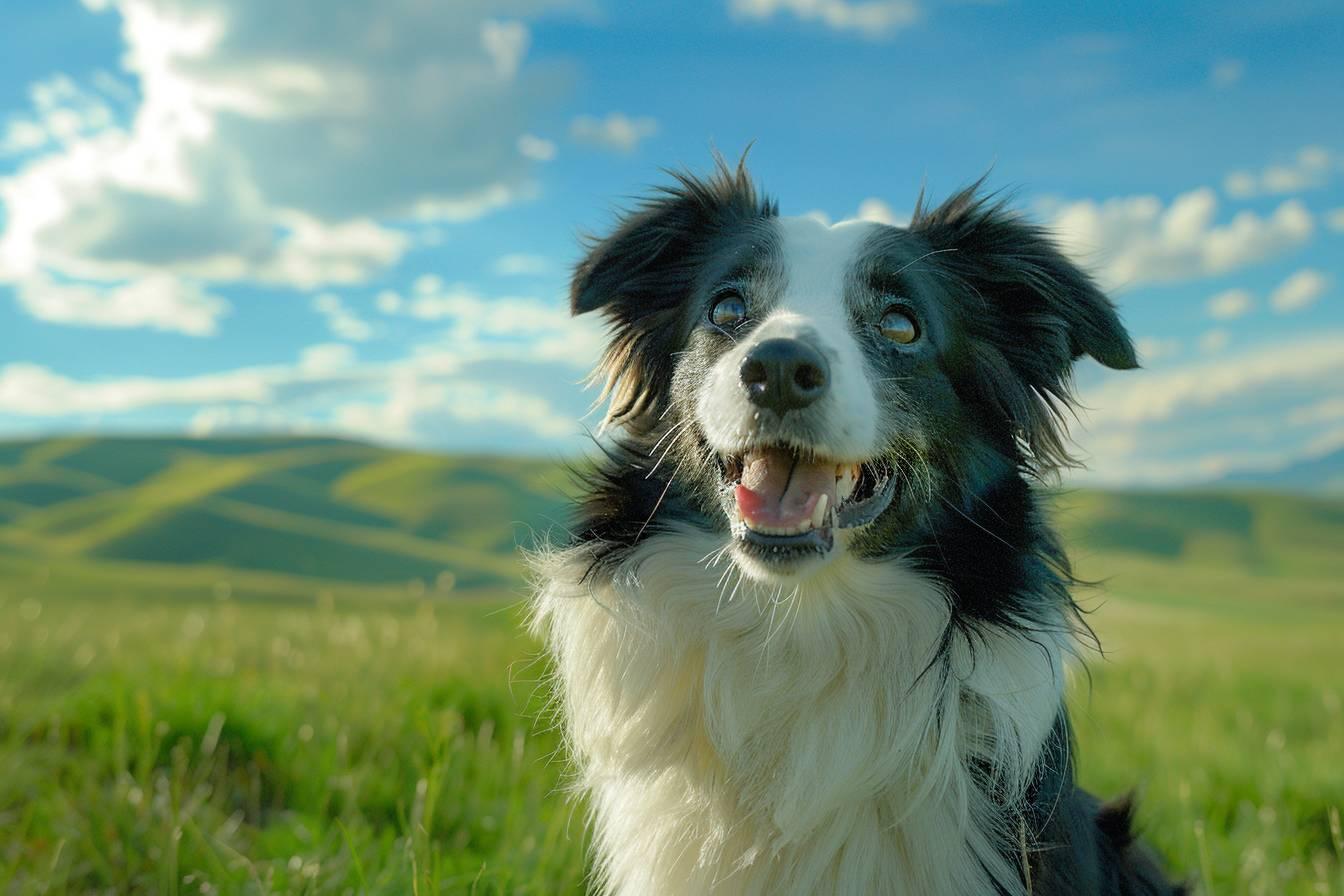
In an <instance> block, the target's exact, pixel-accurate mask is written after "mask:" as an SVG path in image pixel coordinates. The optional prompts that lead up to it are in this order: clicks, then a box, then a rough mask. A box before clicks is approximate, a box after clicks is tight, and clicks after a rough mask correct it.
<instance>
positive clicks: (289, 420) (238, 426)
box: [187, 404, 321, 438]
mask: <svg viewBox="0 0 1344 896" xmlns="http://www.w3.org/2000/svg"><path fill="white" fill-rule="evenodd" d="M320 428H321V427H319V426H318V425H317V424H316V423H315V422H314V421H312V420H308V419H305V418H303V417H301V416H296V415H295V414H294V413H293V412H292V411H289V410H284V409H281V408H268V407H260V406H257V405H252V404H223V405H210V406H209V407H204V408H201V409H200V410H199V411H197V412H196V413H195V414H192V415H191V419H190V420H189V421H187V434H188V435H191V436H195V437H197V438H206V437H209V436H216V435H220V434H221V433H257V432H266V433H284V434H293V433H310V432H315V431H317V430H319V429H320Z"/></svg>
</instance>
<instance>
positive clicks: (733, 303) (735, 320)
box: [709, 290, 747, 330]
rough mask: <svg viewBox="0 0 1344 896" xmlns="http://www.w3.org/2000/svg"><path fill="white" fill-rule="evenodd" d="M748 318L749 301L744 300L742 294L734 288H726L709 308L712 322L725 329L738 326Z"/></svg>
mask: <svg viewBox="0 0 1344 896" xmlns="http://www.w3.org/2000/svg"><path fill="white" fill-rule="evenodd" d="M746 319H747V303H746V302H744V301H742V296H741V295H739V294H738V293H737V292H735V291H733V290H725V291H724V292H722V293H720V294H719V297H718V298H717V299H716V300H715V301H714V305H713V306H712V307H711V308H710V309H709V320H710V323H712V324H714V326H716V327H720V328H722V329H725V330H727V329H731V328H732V327H736V326H737V325H738V324H740V323H742V321H744V320H746Z"/></svg>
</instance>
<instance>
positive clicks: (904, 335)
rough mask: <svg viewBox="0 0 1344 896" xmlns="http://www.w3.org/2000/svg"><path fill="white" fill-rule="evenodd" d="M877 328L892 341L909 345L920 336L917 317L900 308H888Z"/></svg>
mask: <svg viewBox="0 0 1344 896" xmlns="http://www.w3.org/2000/svg"><path fill="white" fill-rule="evenodd" d="M877 329H878V330H879V331H880V332H881V333H882V335H883V336H885V337H886V338H888V339H890V340H891V341H892V342H899V343H900V344H901V345H909V344H910V343H912V342H914V341H915V340H916V339H918V338H919V325H918V324H916V323H915V319H914V318H913V317H911V316H910V315H909V314H907V313H906V312H905V311H903V310H901V309H900V308H888V309H887V313H886V314H884V315H882V320H881V321H880V322H879V323H878V325H877Z"/></svg>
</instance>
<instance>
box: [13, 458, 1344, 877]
mask: <svg viewBox="0 0 1344 896" xmlns="http://www.w3.org/2000/svg"><path fill="white" fill-rule="evenodd" d="M119 455H135V456H119ZM558 482H559V478H558V477H557V476H555V471H554V469H553V468H552V467H550V466H549V465H546V464H538V463H531V462H526V461H502V460H496V459H485V458H435V457H432V456H427V455H414V454H400V453H396V452H389V451H384V450H382V449H375V448H370V447H369V446H361V445H352V444H351V443H344V442H338V441H334V440H325V441H324V440H292V441H291V440H228V441H221V442H195V441H192V440H172V439H162V440H142V441H139V442H136V443H119V442H115V441H111V442H109V441H107V440H90V439H78V440H76V439H63V440H50V441H45V442H31V443H9V444H0V490H3V488H4V487H5V485H6V484H11V485H17V486H20V487H18V488H15V489H13V490H11V491H8V492H3V494H4V498H3V503H0V894H5V896H9V894H30V893H31V894H37V893H52V894H60V893H81V894H82V893H136V894H140V893H146V894H154V893H164V894H168V893H178V894H187V893H190V894H209V893H249V894H261V893H312V894H342V893H352V894H353V893H360V894H362V893H388V894H405V893H416V894H431V893H451V894H457V893H480V894H490V893H523V894H526V893H536V894H543V893H544V894H551V893H577V892H582V881H583V877H584V873H585V865H584V847H585V836H586V834H585V828H584V823H583V810H582V807H581V806H580V805H578V804H576V803H574V802H572V801H569V800H567V799H566V798H565V797H564V796H563V795H562V793H561V790H560V788H561V787H562V784H563V781H564V779H565V774H566V768H565V765H564V762H563V758H562V757H561V756H559V755H558V749H559V742H558V738H557V736H556V734H555V733H554V732H553V731H552V730H549V725H548V723H547V722H546V721H545V718H544V715H543V713H542V712H541V707H542V706H543V704H544V701H545V698H546V694H545V692H544V690H543V689H541V688H540V687H539V685H538V684H537V682H538V681H539V680H540V679H541V677H542V673H543V671H544V667H543V666H542V665H541V664H540V663H538V662H537V661H536V646H535V645H534V644H532V643H531V642H530V641H529V640H528V639H527V638H526V637H525V636H524V635H523V634H522V633H521V631H520V627H519V606H518V605H519V601H520V600H521V598H522V596H523V586H522V584H521V580H520V578H519V575H518V566H517V562H516V560H515V559H514V558H513V557H512V556H511V555H510V554H508V553H507V552H506V551H505V546H507V545H510V544H512V543H513V542H514V540H515V539H518V538H520V537H523V536H525V534H526V529H525V527H520V526H515V525H513V524H514V522H516V521H523V520H526V521H529V522H536V521H538V520H542V521H543V522H542V523H541V524H540V526H539V527H544V526H545V525H546V522H545V519H546V518H547V517H548V516H550V517H551V518H552V519H553V518H555V516H556V515H558V514H557V502H556V499H555V498H554V497H553V495H554V494H556V491H557V489H558V487H559V486H558V485H557V483H558ZM29 484H34V485H38V486H42V487H37V488H30V487H29ZM46 486H53V487H52V488H46ZM202 514H209V515H214V516H215V517H217V518H218V519H219V520H223V521H224V522H222V523H219V524H218V528H209V527H205V526H204V525H203V524H202V525H200V526H198V525H197V524H196V523H190V522H189V521H191V520H193V519H196V515H202ZM1058 517H1059V520H1060V523H1061V526H1062V527H1063V529H1064V530H1065V531H1066V533H1068V535H1069V538H1070V542H1071V544H1072V545H1073V546H1074V554H1075V556H1076V559H1077V560H1078V565H1079V571H1080V573H1081V574H1082V575H1084V576H1087V577H1091V578H1105V579H1107V580H1108V582H1107V585H1106V587H1105V589H1103V590H1098V591H1091V592H1084V593H1083V594H1082V595H1081V597H1082V598H1083V600H1084V602H1085V603H1086V604H1087V605H1088V606H1090V607H1091V608H1092V609H1093V611H1094V612H1093V614H1092V616H1091V622H1092V624H1093V625H1094V626H1095V628H1096V629H1097V631H1098V633H1099V634H1100V636H1101V639H1102V641H1103V643H1104V644H1105V645H1106V647H1107V649H1108V657H1107V659H1106V660H1104V661H1102V660H1094V661H1093V662H1092V664H1091V681H1090V686H1089V683H1088V681H1087V680H1086V679H1081V680H1080V681H1079V683H1078V686H1077V687H1076V688H1075V693H1074V695H1073V698H1072V699H1073V707H1074V712H1075V720H1076V723H1077V728H1078V735H1079V739H1080V764H1081V770H1082V778H1083V782H1084V783H1085V784H1086V785H1087V786H1089V787H1090V788H1092V789H1094V790H1096V791H1098V792H1100V793H1103V794H1116V793H1119V792H1122V791H1124V790H1128V789H1130V788H1135V787H1136V788H1138V790H1139V793H1140V796H1141V811H1140V822H1141V824H1142V826H1143V828H1144V830H1145V832H1146V833H1147V834H1148V836H1149V837H1150V839H1151V840H1152V842H1153V843H1155V844H1156V845H1157V847H1158V848H1159V849H1160V850H1161V852H1162V853H1163V854H1164V855H1165V856H1166V857H1167V859H1168V861H1169V862H1170V864H1171V865H1172V867H1173V868H1175V869H1178V870H1180V871H1182V872H1184V873H1187V874H1189V875H1190V876H1191V877H1194V878H1202V879H1203V882H1204V890H1203V892H1206V893H1211V894H1216V896H1228V894H1256V896H1261V894H1263V896H1307V894H1313V896H1319V894H1326V896H1344V835H1341V833H1340V832H1339V824H1338V818H1339V813H1340V811H1341V810H1344V651H1342V650H1341V645H1344V585H1341V581H1344V552H1341V551H1340V547H1341V546H1344V505H1341V504H1340V503H1339V502H1334V503H1331V502H1329V501H1313V500H1310V499H1303V498H1289V497H1283V496H1276V495H1264V494H1256V493H1250V492H1246V493H1235V492H1233V493H1221V494H1197V495H1180V494H1174V495H1173V494H1161V495H1156V494H1144V493H1128V494H1105V493H1095V492H1080V493H1077V494H1071V495H1067V496H1065V497H1064V498H1063V499H1062V507H1061V510H1060V512H1059V514H1058ZM473 521H475V524H473ZM212 525H213V524H212ZM207 535H208V537H207ZM301 538H307V539H312V540H313V541H314V542H315V543H313V544H308V545H307V546H306V547H304V546H303V545H304V544H305V542H302V541H301V540H300V539H301ZM130 543H134V544H135V545H136V548H135V550H131V549H129V548H128V547H127V545H128V544H130ZM190 551H196V553H194V554H193V553H190ZM361 551H363V552H368V553H360V552H361ZM286 557H288V559H287V560H286V559H285V558H286ZM187 559H190V560H191V561H192V562H190V563H188V562H185V561H186V560H187ZM436 571H446V572H449V573H450V575H449V576H448V577H447V578H446V579H445V578H442V577H441V576H440V575H436ZM473 576H475V578H474V579H473V578H472V577H473ZM464 582H466V583H469V584H464ZM1332 824H1333V827H1332Z"/></svg>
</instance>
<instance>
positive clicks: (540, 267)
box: [492, 252, 551, 277]
mask: <svg viewBox="0 0 1344 896" xmlns="http://www.w3.org/2000/svg"><path fill="white" fill-rule="evenodd" d="M492 269H493V270H494V272H495V273H496V274H499V275H500V276H501V277H539V276H541V275H542V274H548V273H550V270H551V263H550V261H549V260H548V259H546V258H545V257H543V256H541V255H528V254H525V253H522V252H515V253H511V254H509V255H501V256H500V257H499V258H496V259H495V263H494V265H493V266H492Z"/></svg>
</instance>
